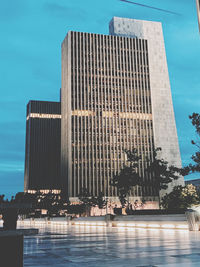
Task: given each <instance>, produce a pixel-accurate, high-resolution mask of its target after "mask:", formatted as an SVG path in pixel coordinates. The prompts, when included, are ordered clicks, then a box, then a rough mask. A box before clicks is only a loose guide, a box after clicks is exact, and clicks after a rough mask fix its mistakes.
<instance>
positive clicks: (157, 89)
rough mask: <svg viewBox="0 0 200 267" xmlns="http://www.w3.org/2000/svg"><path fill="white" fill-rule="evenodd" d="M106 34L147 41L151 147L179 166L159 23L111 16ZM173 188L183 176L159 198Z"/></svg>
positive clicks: (163, 46)
mask: <svg viewBox="0 0 200 267" xmlns="http://www.w3.org/2000/svg"><path fill="white" fill-rule="evenodd" d="M109 32H110V34H111V35H116V36H125V37H132V38H143V39H146V40H147V42H148V55H149V72H150V87H151V99H152V115H153V131H154V144H155V147H161V148H162V153H161V157H162V158H164V159H165V160H167V161H168V162H169V164H172V165H175V166H176V167H181V157H180V151H179V144H178V137H177V131H176V123H175V117H174V110H173V103H172V96H171V88H170V81H169V75H168V67H167V60H166V52H165V45H164V38H163V32H162V24H161V23H160V22H152V21H143V20H135V19H127V18H119V17H114V18H113V19H112V20H111V22H110V24H109ZM175 185H184V179H183V177H180V179H178V180H176V181H174V182H173V184H172V185H171V186H169V187H168V190H167V191H162V192H161V195H163V194H165V193H166V192H169V191H171V189H172V187H173V186H175Z"/></svg>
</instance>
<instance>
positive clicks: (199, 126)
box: [182, 113, 200, 176]
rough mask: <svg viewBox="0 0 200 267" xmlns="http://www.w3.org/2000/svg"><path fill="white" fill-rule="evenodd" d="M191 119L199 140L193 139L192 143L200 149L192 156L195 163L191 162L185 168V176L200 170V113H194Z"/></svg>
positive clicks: (183, 171)
mask: <svg viewBox="0 0 200 267" xmlns="http://www.w3.org/2000/svg"><path fill="white" fill-rule="evenodd" d="M189 119H190V120H191V121H192V125H193V126H194V127H195V132H196V136H197V140H196V141H194V140H192V141H191V143H192V145H194V146H195V147H196V148H197V149H198V151H197V152H195V154H194V155H192V157H191V159H192V160H193V162H194V163H193V164H191V163H190V164H189V165H188V166H186V167H184V168H183V170H182V175H184V176H185V175H188V174H191V173H194V172H200V114H198V113H193V114H192V115H190V116H189Z"/></svg>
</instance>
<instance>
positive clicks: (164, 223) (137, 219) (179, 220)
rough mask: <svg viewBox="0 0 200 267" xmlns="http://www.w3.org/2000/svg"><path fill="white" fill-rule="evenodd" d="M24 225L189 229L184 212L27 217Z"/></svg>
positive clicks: (21, 222)
mask: <svg viewBox="0 0 200 267" xmlns="http://www.w3.org/2000/svg"><path fill="white" fill-rule="evenodd" d="M18 223H20V224H22V225H27V226H28V225H30V226H32V225H33V226H34V225H35V226H36V225H37V227H39V226H40V225H41V226H45V225H50V226H57V225H60V226H67V225H79V226H107V227H128V228H148V229H174V230H188V223H187V219H186V216H185V215H184V214H172V215H127V216H123V215H121V216H111V217H109V215H107V216H91V217H79V218H74V219H72V220H70V218H69V217H68V218H53V219H50V220H47V219H45V218H43V219H34V220H32V219H26V220H24V221H18Z"/></svg>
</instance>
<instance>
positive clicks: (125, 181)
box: [111, 149, 141, 207]
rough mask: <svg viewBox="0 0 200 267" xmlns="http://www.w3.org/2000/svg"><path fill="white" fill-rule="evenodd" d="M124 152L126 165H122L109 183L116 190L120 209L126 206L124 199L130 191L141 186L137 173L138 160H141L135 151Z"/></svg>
mask: <svg viewBox="0 0 200 267" xmlns="http://www.w3.org/2000/svg"><path fill="white" fill-rule="evenodd" d="M124 152H125V153H126V156H127V164H124V166H123V168H122V169H121V170H120V171H119V172H118V173H117V174H114V175H113V179H112V181H111V185H112V186H114V187H116V188H117V191H118V196H119V200H120V202H121V205H122V207H124V206H125V205H126V203H127V199H126V198H127V197H128V198H129V196H130V193H131V189H132V188H133V187H134V186H136V185H140V184H141V177H140V175H139V173H138V168H139V160H140V159H141V158H140V157H139V156H138V153H137V150H136V149H133V150H132V151H131V150H124ZM128 202H129V201H128ZM128 204H129V203H128Z"/></svg>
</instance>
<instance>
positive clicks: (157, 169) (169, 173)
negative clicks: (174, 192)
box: [145, 147, 181, 192]
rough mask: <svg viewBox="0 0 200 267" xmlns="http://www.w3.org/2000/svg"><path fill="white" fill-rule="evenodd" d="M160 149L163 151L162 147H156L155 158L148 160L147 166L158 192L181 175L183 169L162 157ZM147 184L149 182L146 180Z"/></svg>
mask: <svg viewBox="0 0 200 267" xmlns="http://www.w3.org/2000/svg"><path fill="white" fill-rule="evenodd" d="M159 151H161V148H160V147H159V148H156V149H154V151H153V160H152V161H150V160H147V163H148V167H147V168H146V172H147V174H148V175H151V176H152V179H151V180H150V184H152V186H153V187H154V188H155V189H156V191H157V192H159V191H160V190H161V189H164V190H166V189H167V188H168V185H169V183H171V182H172V181H174V180H177V179H178V178H179V177H180V171H181V169H179V168H177V167H175V166H173V165H169V163H168V162H167V161H166V160H164V159H162V158H160V157H159ZM145 184H147V183H146V182H145Z"/></svg>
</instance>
